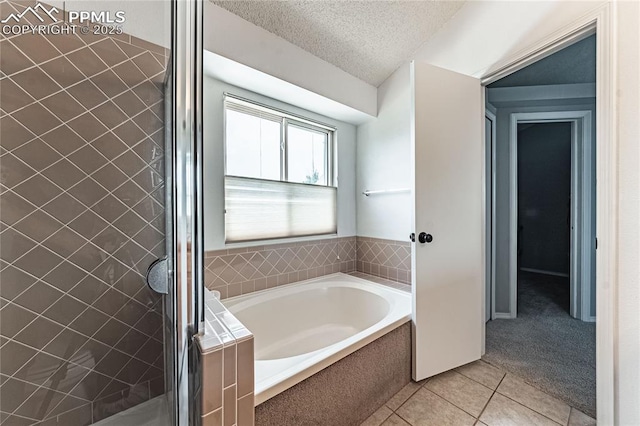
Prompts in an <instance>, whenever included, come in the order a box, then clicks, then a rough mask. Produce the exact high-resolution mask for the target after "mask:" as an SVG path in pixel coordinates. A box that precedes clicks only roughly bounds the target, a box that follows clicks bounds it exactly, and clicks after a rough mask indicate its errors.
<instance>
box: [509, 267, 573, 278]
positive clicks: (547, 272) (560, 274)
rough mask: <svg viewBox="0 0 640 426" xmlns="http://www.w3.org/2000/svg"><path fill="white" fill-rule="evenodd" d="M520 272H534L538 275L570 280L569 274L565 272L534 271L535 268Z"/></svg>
mask: <svg viewBox="0 0 640 426" xmlns="http://www.w3.org/2000/svg"><path fill="white" fill-rule="evenodd" d="M520 270H521V271H524V272H534V273H536V274H544V275H553V276H554V277H566V278H569V274H565V273H564V272H553V271H545V270H544V269H534V268H520Z"/></svg>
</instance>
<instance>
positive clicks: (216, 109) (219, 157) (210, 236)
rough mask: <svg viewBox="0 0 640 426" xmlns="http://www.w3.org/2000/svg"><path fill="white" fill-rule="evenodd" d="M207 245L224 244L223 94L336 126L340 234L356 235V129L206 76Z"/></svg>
mask: <svg viewBox="0 0 640 426" xmlns="http://www.w3.org/2000/svg"><path fill="white" fill-rule="evenodd" d="M203 92H204V93H203V101H204V108H203V111H204V129H203V138H204V173H203V174H204V176H203V178H204V185H203V188H204V234H205V238H204V247H205V250H219V249H223V248H225V244H224V132H223V129H224V125H223V124H224V115H223V109H224V108H223V97H224V93H225V92H228V93H231V94H234V95H239V96H242V97H244V98H246V99H250V100H254V101H256V102H260V103H262V104H265V105H270V106H273V107H275V108H279V109H282V110H285V111H289V112H292V113H294V114H297V115H300V116H303V117H307V118H310V119H315V120H318V121H320V122H323V123H327V124H330V125H332V126H335V127H336V129H337V130H336V146H337V152H338V159H337V162H338V177H337V178H338V236H340V237H343V236H344V237H346V236H353V235H355V234H356V208H355V203H354V198H355V188H356V176H355V168H356V159H355V158H356V128H355V126H354V125H352V124H347V123H343V122H341V121H337V120H334V119H332V118H329V117H325V116H321V115H318V114H315V113H313V112H311V111H307V110H303V109H301V108H298V107H295V106H292V105H289V104H285V103H283V102H280V101H277V100H275V99H271V98H267V97H265V96H262V95H259V94H257V93H254V92H249V91H247V90H244V89H241V88H239V87H236V86H231V85H229V84H226V83H223V82H221V81H219V80H216V79H214V78H212V77H210V76H207V75H205V76H204V82H203ZM322 238H330V237H326V236H325V237H317V238H292V239H287V240H275V241H273V242H274V243H282V242H285V241H300V240H310V239H322ZM265 243H268V242H264V241H261V242H253V243H244V244H242V243H238V244H233V245H231V246H229V247H241V246H250V245H256V244H265Z"/></svg>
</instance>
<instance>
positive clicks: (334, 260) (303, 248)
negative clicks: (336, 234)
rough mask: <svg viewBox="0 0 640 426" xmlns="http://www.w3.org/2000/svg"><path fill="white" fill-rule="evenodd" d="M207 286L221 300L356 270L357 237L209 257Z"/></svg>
mask: <svg viewBox="0 0 640 426" xmlns="http://www.w3.org/2000/svg"><path fill="white" fill-rule="evenodd" d="M204 263H205V286H206V288H208V289H209V290H217V291H219V292H220V295H221V298H223V299H224V298H227V297H233V296H238V295H241V294H247V293H252V292H254V291H258V290H264V289H267V288H273V287H277V286H280V285H284V284H290V283H293V282H296V281H302V280H306V279H310V278H316V277H319V276H322V275H328V274H334V273H336V272H345V273H346V272H352V271H354V270H355V269H356V237H340V238H330V239H325V240H311V241H301V242H294V243H282V244H273V245H267V246H252V247H244V248H237V249H229V250H215V251H207V252H206V253H205V261H204Z"/></svg>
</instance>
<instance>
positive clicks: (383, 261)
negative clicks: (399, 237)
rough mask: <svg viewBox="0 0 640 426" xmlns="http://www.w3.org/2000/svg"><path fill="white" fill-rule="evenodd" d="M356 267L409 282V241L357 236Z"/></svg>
mask: <svg viewBox="0 0 640 426" xmlns="http://www.w3.org/2000/svg"><path fill="white" fill-rule="evenodd" d="M356 252H357V253H356V259H357V262H356V269H357V271H358V272H363V273H365V274H370V275H375V276H377V277H381V278H385V279H387V280H391V281H397V282H400V283H403V284H411V243H409V242H408V241H395V240H383V239H380V238H369V237H357V239H356Z"/></svg>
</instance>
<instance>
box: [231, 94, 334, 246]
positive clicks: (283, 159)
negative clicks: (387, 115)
mask: <svg viewBox="0 0 640 426" xmlns="http://www.w3.org/2000/svg"><path fill="white" fill-rule="evenodd" d="M224 106H225V167H226V168H225V242H240V241H255V240H264V239H275V238H285V237H300V236H308V235H323V234H335V233H336V232H337V219H336V196H337V188H336V186H335V179H334V175H333V171H334V164H333V161H332V159H333V143H334V133H335V130H334V129H333V128H331V127H329V126H326V125H323V124H320V123H315V122H313V121H311V120H307V119H304V118H301V117H297V116H294V115H292V114H288V113H285V112H281V111H277V110H274V109H271V108H268V107H265V106H262V105H258V104H254V103H251V102H249V101H246V100H243V99H239V98H236V97H233V96H230V95H226V97H225V101H224Z"/></svg>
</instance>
